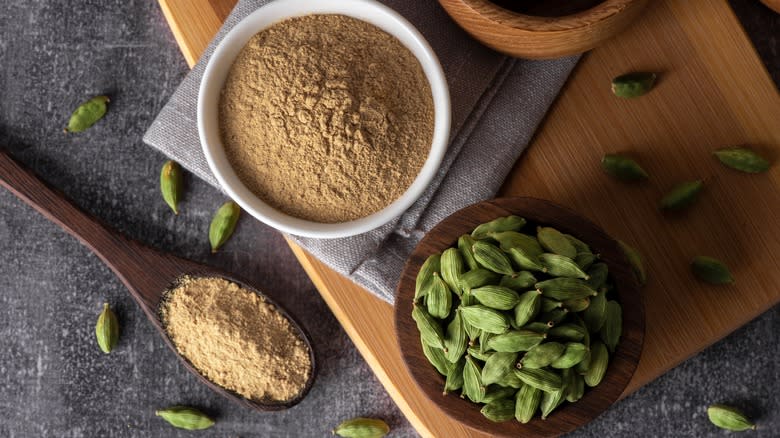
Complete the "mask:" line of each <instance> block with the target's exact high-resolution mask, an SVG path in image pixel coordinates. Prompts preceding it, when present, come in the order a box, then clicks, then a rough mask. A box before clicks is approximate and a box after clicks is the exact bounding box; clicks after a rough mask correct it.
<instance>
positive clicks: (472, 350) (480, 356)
mask: <svg viewBox="0 0 780 438" xmlns="http://www.w3.org/2000/svg"><path fill="white" fill-rule="evenodd" d="M480 347H482V345H480ZM480 347H469V348H468V349H467V350H466V353H468V355H469V356H471V357H473V358H474V359H477V360H481V361H482V362H487V360H488V359H489V358H490V356H492V355H493V353H495V352H493V351H488V350H487V349H485V350H484V351H483V350H482V348H480Z"/></svg>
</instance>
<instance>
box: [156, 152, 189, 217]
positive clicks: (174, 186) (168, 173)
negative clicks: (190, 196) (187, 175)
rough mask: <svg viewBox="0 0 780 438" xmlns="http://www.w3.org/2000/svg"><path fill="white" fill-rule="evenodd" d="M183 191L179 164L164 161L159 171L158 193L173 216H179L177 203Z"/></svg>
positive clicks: (182, 176) (182, 177)
mask: <svg viewBox="0 0 780 438" xmlns="http://www.w3.org/2000/svg"><path fill="white" fill-rule="evenodd" d="M183 190H184V173H183V172H182V170H181V166H179V163H177V162H175V161H171V160H169V161H166V162H165V164H163V167H162V170H161V171H160V192H161V193H162V197H163V200H165V203H166V204H168V206H169V207H171V210H173V213H174V214H179V201H181V197H182V191H183Z"/></svg>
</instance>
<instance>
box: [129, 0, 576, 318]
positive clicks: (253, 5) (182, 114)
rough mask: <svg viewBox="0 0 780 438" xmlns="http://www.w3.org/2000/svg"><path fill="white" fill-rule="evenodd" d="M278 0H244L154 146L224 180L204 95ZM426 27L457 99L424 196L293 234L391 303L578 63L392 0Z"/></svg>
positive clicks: (500, 172)
mask: <svg viewBox="0 0 780 438" xmlns="http://www.w3.org/2000/svg"><path fill="white" fill-rule="evenodd" d="M269 1H271V0H240V1H239V2H238V4H237V5H236V7H235V9H234V10H233V12H232V13H231V14H230V16H229V17H228V18H227V20H226V21H225V24H224V25H223V26H222V28H221V29H220V31H219V33H218V34H217V36H216V38H215V39H214V40H213V41H212V42H211V44H210V45H209V47H208V48H207V49H206V52H205V53H204V55H203V56H202V57H201V59H200V61H199V62H198V64H197V65H196V66H195V67H194V68H193V69H192V71H191V72H190V73H189V75H188V76H187V78H186V79H185V80H184V81H183V82H182V84H181V86H179V88H178V89H177V90H176V92H175V93H174V94H173V96H172V97H171V99H170V101H169V102H168V104H167V105H166V106H165V108H163V110H162V111H161V112H160V114H159V115H158V116H157V118H156V119H155V121H154V122H153V123H152V125H151V126H150V127H149V130H148V131H147V132H146V135H145V136H144V141H145V142H146V143H147V144H149V145H151V146H152V147H154V148H156V149H159V150H160V151H162V152H163V153H164V154H166V155H168V156H170V157H171V158H172V159H174V160H176V161H178V162H179V163H181V164H182V165H183V166H184V167H185V168H187V169H188V170H190V171H191V172H193V173H194V174H196V175H197V176H198V177H200V178H203V179H204V180H206V181H207V182H209V183H210V184H212V185H214V186H218V184H217V181H216V179H215V178H214V176H213V175H212V174H211V171H210V170H209V167H208V164H207V163H206V159H205V157H204V156H203V152H202V150H201V146H200V140H199V139H198V128H197V116H196V106H197V96H198V87H199V85H200V80H201V77H202V75H203V70H204V69H205V66H206V63H207V62H208V59H209V57H210V56H211V54H212V53H213V51H214V47H215V46H216V44H217V43H218V42H219V41H220V40H221V39H222V38H223V37H224V35H225V34H226V33H227V32H228V31H229V30H230V29H231V28H232V27H233V26H234V25H235V24H236V23H238V22H239V21H240V20H241V19H242V18H244V17H246V16H247V15H249V14H250V13H252V12H253V11H255V10H256V9H257V8H258V7H260V6H262V5H264V4H266V3H268V2H269ZM383 3H385V4H387V5H388V6H390V7H391V8H393V9H395V10H396V11H398V12H399V13H401V14H402V15H403V16H404V17H406V19H408V20H409V21H410V22H411V23H412V24H413V25H414V26H416V27H417V28H418V29H419V30H420V32H421V33H422V34H423V35H424V36H425V38H426V39H427V40H428V42H429V43H430V44H431V46H432V47H433V49H434V51H435V52H436V54H437V56H438V57H439V60H440V61H441V64H442V67H443V68H444V73H445V75H446V76H447V81H448V83H449V88H450V94H451V99H452V135H451V139H450V146H449V149H448V151H447V154H446V156H445V158H444V162H443V163H442V166H441V168H440V169H439V172H438V174H437V176H436V178H435V179H434V181H433V183H432V184H431V185H430V187H429V188H428V189H427V190H426V192H425V193H424V194H423V196H422V197H421V198H420V199H419V200H418V201H417V202H416V203H415V204H414V205H412V207H411V208H410V209H409V210H407V211H406V212H405V213H404V214H403V215H401V216H400V217H398V218H396V219H395V220H394V221H392V222H391V223H388V224H386V225H384V226H382V227H380V228H378V229H376V230H373V231H370V232H367V233H364V234H361V235H358V236H353V237H348V238H342V239H311V238H302V237H297V236H293V239H294V240H295V241H296V242H297V243H298V244H300V245H301V246H302V247H303V248H305V249H306V250H307V251H309V252H310V253H311V254H313V255H314V256H316V257H317V258H319V259H320V260H322V261H323V262H325V263H326V264H327V265H328V266H330V267H332V268H333V269H335V270H336V271H338V272H340V273H341V274H343V275H346V276H347V277H349V278H350V279H351V280H353V281H355V282H356V283H358V284H360V285H362V286H364V287H365V288H367V289H368V290H369V291H371V292H373V293H374V294H376V295H377V296H379V297H380V298H382V299H384V300H386V301H388V302H390V303H392V302H393V299H394V292H395V287H396V284H397V282H398V279H399V277H400V273H401V269H402V268H403V264H404V261H405V260H406V258H407V257H408V255H409V254H410V253H411V251H412V250H413V249H414V247H415V245H416V244H417V243H418V242H419V240H420V239H421V238H422V236H423V235H424V234H425V232H426V231H428V230H430V229H431V228H432V227H433V226H434V225H436V223H438V222H439V221H440V220H442V219H444V218H445V217H447V216H448V215H449V214H451V213H453V212H455V211H457V210H459V209H460V208H462V207H465V206H467V205H470V204H473V203H474V202H477V201H480V200H483V199H487V198H490V197H491V196H493V195H494V194H495V193H496V191H497V190H498V189H499V188H500V187H501V184H502V182H503V181H504V178H505V177H506V175H507V174H508V173H509V171H510V170H511V168H512V165H513V164H514V162H515V160H516V159H517V157H519V156H520V154H521V153H522V152H523V150H524V149H525V147H526V146H527V145H528V142H529V141H530V140H531V137H532V135H533V133H534V131H535V130H536V127H537V126H538V124H539V122H540V121H541V120H542V118H543V117H544V115H545V113H546V112H547V109H548V108H549V106H550V105H551V104H552V102H553V101H554V100H555V97H556V96H557V94H558V92H559V91H560V89H561V87H562V86H563V84H564V83H565V81H566V78H567V77H568V76H569V73H570V72H571V70H572V68H573V67H574V66H575V65H576V63H577V60H578V57H569V58H562V59H557V60H550V61H528V60H520V59H514V58H508V57H506V56H503V55H501V54H499V53H496V52H494V51H492V50H490V49H488V48H486V47H484V46H482V45H480V44H479V43H478V42H476V41H474V40H473V39H471V37H469V36H468V35H467V34H466V33H465V32H464V31H463V30H461V29H460V28H459V27H458V26H457V25H455V23H454V22H453V21H452V20H451V19H450V18H449V17H448V16H447V15H446V13H445V12H444V10H443V9H441V7H440V6H439V5H438V3H437V2H435V1H433V0H426V1H419V0H385V1H383Z"/></svg>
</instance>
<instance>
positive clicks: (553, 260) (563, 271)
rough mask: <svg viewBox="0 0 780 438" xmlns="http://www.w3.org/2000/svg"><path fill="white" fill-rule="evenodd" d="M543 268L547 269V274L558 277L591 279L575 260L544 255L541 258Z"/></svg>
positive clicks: (556, 255)
mask: <svg viewBox="0 0 780 438" xmlns="http://www.w3.org/2000/svg"><path fill="white" fill-rule="evenodd" d="M539 261H541V262H542V266H544V267H545V268H547V273H548V274H550V275H553V276H556V277H571V278H581V279H583V280H587V279H589V278H590V276H589V275H588V274H586V273H585V271H583V270H582V269H581V268H580V267H579V265H577V263H575V262H574V260H572V259H570V258H569V257H566V256H562V255H558V254H550V253H544V254H542V255H540V256H539Z"/></svg>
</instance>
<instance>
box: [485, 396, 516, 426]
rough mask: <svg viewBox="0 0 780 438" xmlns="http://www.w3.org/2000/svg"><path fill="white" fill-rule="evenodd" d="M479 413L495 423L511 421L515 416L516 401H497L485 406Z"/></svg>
mask: <svg viewBox="0 0 780 438" xmlns="http://www.w3.org/2000/svg"><path fill="white" fill-rule="evenodd" d="M479 412H481V413H482V415H484V416H485V418H487V419H488V420H490V421H493V422H495V423H502V422H504V421H509V420H511V419H512V418H514V416H515V401H514V400H513V399H503V400H495V401H492V402H490V403H488V404H486V405H485V406H483V407H482V409H481V410H480V411H479Z"/></svg>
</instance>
